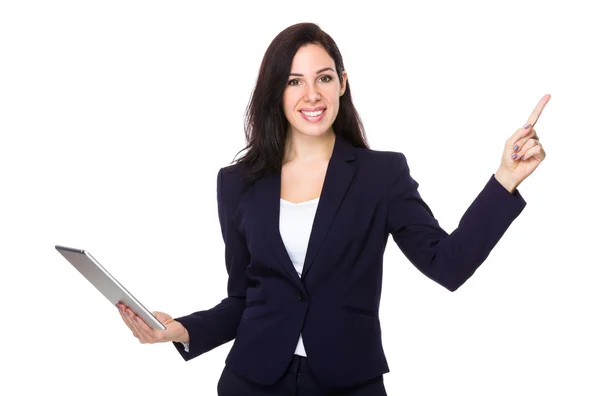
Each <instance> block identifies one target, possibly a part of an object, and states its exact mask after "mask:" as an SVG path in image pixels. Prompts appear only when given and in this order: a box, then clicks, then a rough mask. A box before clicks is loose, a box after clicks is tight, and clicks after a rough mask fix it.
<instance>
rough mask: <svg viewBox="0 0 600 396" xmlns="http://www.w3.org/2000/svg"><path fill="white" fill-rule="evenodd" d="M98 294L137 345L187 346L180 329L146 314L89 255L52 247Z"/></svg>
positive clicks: (168, 318)
mask: <svg viewBox="0 0 600 396" xmlns="http://www.w3.org/2000/svg"><path fill="white" fill-rule="evenodd" d="M55 248H56V250H58V252H59V253H60V254H62V255H63V256H64V257H65V258H66V259H67V260H68V261H69V262H70V263H71V264H72V265H73V267H75V269H77V270H78V271H79V272H80V273H81V274H82V275H83V276H84V277H85V278H86V279H87V280H88V281H89V282H90V283H91V284H92V285H94V287H96V289H98V291H100V292H101V293H102V294H103V295H104V296H105V297H106V298H107V299H108V300H109V301H110V302H111V303H112V304H113V305H115V306H117V307H118V308H119V312H120V314H121V317H122V318H123V321H124V322H125V324H127V326H128V327H129V328H130V329H131V331H132V332H133V335H134V336H135V337H136V338H138V339H139V340H140V342H141V343H143V344H147V343H155V342H170V341H175V342H189V335H188V332H187V330H186V329H185V328H184V327H183V325H182V324H181V323H179V322H177V321H175V320H173V318H172V317H171V316H169V315H167V314H166V313H164V312H150V311H148V310H147V309H146V308H145V307H144V306H143V305H142V304H141V303H140V302H139V301H138V300H136V299H135V297H133V295H132V294H131V293H129V292H128V291H127V289H125V288H124V287H123V286H122V285H121V284H120V283H119V282H118V281H117V280H116V279H115V278H114V277H113V276H112V275H111V274H110V273H108V271H107V270H106V269H104V267H102V266H101V265H100V263H99V262H98V261H96V259H94V258H93V257H92V255H91V254H90V253H89V252H87V251H85V250H81V249H74V248H70V247H65V246H58V245H57V246H55Z"/></svg>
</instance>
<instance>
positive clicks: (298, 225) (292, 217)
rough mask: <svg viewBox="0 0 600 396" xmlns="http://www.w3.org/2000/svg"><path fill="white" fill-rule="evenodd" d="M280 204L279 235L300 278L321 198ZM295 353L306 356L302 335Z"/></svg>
mask: <svg viewBox="0 0 600 396" xmlns="http://www.w3.org/2000/svg"><path fill="white" fill-rule="evenodd" d="M280 203H281V205H280V212H279V233H280V234H281V239H282V240H283V244H284V246H285V249H286V250H287V253H288V256H290V259H291V260H292V264H294V268H295V269H296V272H297V273H298V276H302V269H303V268H304V258H305V257H306V250H307V249H308V239H309V238H310V232H311V230H312V226H313V221H314V219H315V213H316V212H317V205H318V204H319V198H315V199H311V200H310V201H304V202H299V203H293V202H289V201H286V200H284V199H280ZM183 346H184V349H185V351H186V352H189V343H187V342H184V343H183ZM294 353H295V354H296V355H300V356H306V351H305V350H304V342H302V334H300V338H299V339H298V345H296V351H295V352H294Z"/></svg>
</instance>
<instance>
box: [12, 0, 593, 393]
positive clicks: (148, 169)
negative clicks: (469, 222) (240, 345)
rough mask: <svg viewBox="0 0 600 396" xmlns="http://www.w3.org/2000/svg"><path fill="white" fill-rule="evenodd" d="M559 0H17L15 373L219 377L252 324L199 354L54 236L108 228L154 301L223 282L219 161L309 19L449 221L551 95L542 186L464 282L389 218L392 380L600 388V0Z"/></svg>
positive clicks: (197, 295)
mask: <svg viewBox="0 0 600 396" xmlns="http://www.w3.org/2000/svg"><path fill="white" fill-rule="evenodd" d="M414 3H415V4H417V2H414ZM558 3H559V2H547V1H523V0H519V1H514V2H502V3H498V2H481V1H464V0H461V1H451V2H443V1H421V2H418V5H412V4H409V3H408V2H404V3H398V2H394V5H393V7H394V8H393V9H392V5H391V4H392V2H390V3H389V5H388V3H387V2H385V3H384V2H381V3H380V2H376V1H369V2H360V5H351V4H349V2H347V1H340V2H327V1H324V2H281V1H278V2H257V1H252V2H245V3H243V4H242V3H239V4H234V3H229V2H192V1H187V2H183V1H181V2H166V1H165V2H157V1H102V2H91V1H71V2H67V1H52V2H42V1H39V2H32V1H18V2H17V1H3V2H2V3H1V5H0V57H1V58H0V133H1V142H0V178H1V179H0V181H1V185H0V186H1V187H0V188H1V192H0V200H1V202H0V203H1V205H0V210H1V212H0V215H1V217H0V233H1V236H0V238H1V239H0V241H1V245H0V271H1V275H0V293H1V295H0V297H1V300H0V301H2V314H3V319H4V323H3V324H2V328H1V330H0V331H1V332H2V334H1V336H0V359H1V368H0V370H1V371H0V377H1V378H2V387H3V389H5V390H9V392H8V393H7V394H11V395H29V394H46V393H48V394H62V395H81V394H85V395H104V394H116V395H125V394H148V395H164V394H171V393H174V394H177V393H179V394H183V393H185V394H195V395H216V384H217V381H218V378H219V376H220V374H221V371H222V369H223V364H224V360H225V357H226V355H227V353H228V351H229V349H230V347H231V343H228V344H226V345H223V346H221V347H219V348H217V349H215V350H213V351H211V352H209V353H207V354H205V355H203V356H200V357H199V358H197V359H194V360H192V361H190V362H187V363H185V362H184V361H183V360H182V359H181V357H180V356H179V354H178V353H177V352H176V351H175V349H174V348H173V347H172V346H171V345H170V344H162V345H151V346H149V345H140V344H139V343H138V342H137V340H136V339H135V338H133V337H132V336H131V333H130V331H129V330H128V328H127V327H126V326H125V325H124V324H123V323H122V321H121V318H120V317H119V315H118V313H117V311H116V309H115V308H114V307H113V306H111V304H110V303H108V301H106V300H105V299H104V297H102V295H101V294H100V293H99V292H98V291H96V290H95V289H94V288H93V287H91V285H90V284H89V283H87V281H86V280H85V279H84V278H83V277H82V276H81V275H80V274H79V273H77V272H76V271H75V270H74V269H73V268H72V267H71V266H70V265H69V264H68V262H67V261H66V260H65V259H64V258H63V257H62V256H61V255H59V254H58V253H57V252H56V251H55V250H54V245H55V244H62V245H67V246H73V247H76V248H82V249H86V250H89V251H90V252H91V253H92V254H93V255H94V256H95V257H96V258H97V259H98V260H99V261H100V262H101V263H102V264H103V265H104V266H105V267H106V268H107V269H108V270H109V271H110V272H111V273H112V274H113V275H115V276H116V277H117V279H119V280H120V281H121V282H122V283H123V284H124V285H125V286H126V287H127V288H128V289H129V290H130V291H132V292H133V294H134V295H135V296H136V297H138V299H140V300H141V301H142V302H143V303H144V304H145V305H146V306H147V307H149V308H150V309H151V310H162V311H165V312H168V313H170V314H171V315H173V316H180V315H184V314H187V313H191V312H193V311H196V310H202V309H207V308H210V307H212V306H214V305H215V304H217V303H218V302H219V301H220V300H221V299H222V298H224V297H225V295H226V288H225V287H226V280H227V278H226V272H225V267H224V260H223V242H222V239H221V235H220V229H219V223H218V218H217V207H216V204H217V203H216V175H217V171H218V169H219V168H220V167H222V166H225V165H227V164H228V163H229V162H230V161H231V160H232V159H233V158H234V156H235V154H236V153H237V152H238V151H239V150H240V149H241V148H242V147H243V144H244V135H243V114H244V110H245V108H246V105H247V103H248V100H249V98H250V94H251V91H252V88H253V85H254V82H255V79H256V75H257V72H258V67H259V65H260V62H261V59H262V56H263V54H264V51H265V50H266V48H267V46H268V45H269V43H270V42H271V40H272V39H273V38H274V37H275V35H276V34H277V33H279V32H280V31H281V30H283V29H284V28H286V27H287V26H289V25H291V24H294V23H297V22H304V21H311V22H316V23H318V24H319V25H320V26H321V27H322V28H323V29H324V30H325V31H326V32H328V33H329V34H331V35H332V37H333V38H334V39H335V40H336V42H337V44H338V46H339V47H340V49H341V51H342V54H343V56H344V59H345V64H346V68H347V71H348V74H349V82H350V86H351V88H352V94H353V95H354V98H355V104H356V106H357V108H358V110H359V112H360V115H361V116H362V118H363V121H364V123H365V126H366V130H367V136H368V138H369V141H370V144H371V147H372V148H373V149H378V150H393V151H400V152H403V153H404V154H405V155H406V157H407V159H408V163H409V165H410V167H411V172H412V176H413V177H414V178H415V179H416V180H417V181H418V182H419V183H420V185H421V187H420V192H421V195H422V196H423V198H424V199H425V201H426V202H427V203H428V204H429V206H430V207H431V208H432V210H433V212H434V214H435V216H436V217H437V218H438V220H439V221H440V224H441V225H442V226H443V227H444V228H445V229H446V230H447V231H448V232H451V231H452V230H453V229H454V228H455V227H456V226H457V225H458V221H459V220H460V218H461V216H462V214H463V213H464V211H465V210H466V209H467V207H468V206H469V205H470V203H471V202H472V201H473V199H474V198H475V197H476V195H477V194H478V193H479V191H481V189H482V188H483V186H484V185H485V183H486V182H487V180H488V179H489V177H490V176H491V175H492V174H493V173H494V172H495V171H496V169H497V167H498V165H499V160H500V156H501V153H502V149H503V146H504V143H505V141H506V139H508V137H509V136H510V135H512V134H513V132H514V131H515V130H516V129H517V128H519V127H521V126H522V125H523V124H524V122H525V121H526V120H527V118H528V116H529V115H530V113H531V111H532V110H533V108H534V107H535V105H536V104H537V102H538V101H539V99H541V98H542V96H543V95H544V94H547V93H549V94H551V95H552V99H551V100H550V102H549V103H548V105H547V106H546V109H545V111H544V113H543V114H542V116H541V118H540V120H539V122H538V124H537V125H536V130H537V131H538V134H539V137H540V141H541V142H542V143H543V144H544V147H545V149H546V151H547V159H546V160H545V161H544V162H543V163H542V164H541V166H540V167H539V168H538V169H537V170H536V172H535V173H534V174H533V175H532V176H531V177H530V178H529V179H527V180H526V181H525V182H524V183H523V184H522V185H521V186H520V188H519V191H520V192H521V194H522V195H523V197H524V198H525V200H526V201H527V207H526V208H525V210H524V211H523V213H522V214H521V216H520V217H518V218H517V219H516V221H515V222H514V223H513V224H512V226H511V227H510V228H509V230H508V231H507V233H506V234H505V236H504V237H503V238H502V240H501V241H500V242H499V243H498V245H497V246H496V248H495V249H494V250H493V251H492V254H491V255H490V256H489V258H488V260H487V261H486V263H484V265H483V266H482V267H481V268H480V269H479V270H478V271H477V272H476V274H475V275H474V276H473V277H472V278H471V279H470V280H469V281H468V282H467V283H466V284H465V285H464V286H462V287H461V288H460V289H459V290H458V291H456V292H455V293H450V292H448V291H447V290H445V289H444V288H443V287H441V286H439V285H437V284H435V283H434V282H432V281H430V280H429V279H427V278H426V277H425V276H423V275H422V274H421V273H419V272H418V271H417V270H416V269H415V268H414V267H413V266H412V265H411V264H410V262H408V260H407V259H406V258H405V257H404V256H403V255H402V253H401V252H400V251H399V249H398V248H397V247H396V246H395V244H394V243H393V240H392V239H391V238H390V243H389V244H388V250H387V251H386V256H385V264H384V274H385V282H384V290H383V297H382V303H381V321H382V329H383V337H384V348H385V350H386V353H387V357H388V361H389V364H390V368H391V372H390V373H389V374H386V375H385V376H384V378H385V383H386V387H387V389H388V393H389V394H390V395H435V394H444V395H461V396H464V395H507V394H510V395H532V394H535V395H542V394H543V395H547V394H553V395H567V394H570V395H578V396H581V395H598V394H600V383H599V382H598V372H599V371H600V362H599V359H600V358H599V356H600V340H599V337H598V334H600V325H599V324H598V320H597V316H598V302H599V301H600V291H599V289H598V287H597V283H598V281H597V280H598V276H599V275H600V271H599V270H598V264H599V260H598V256H597V252H598V250H597V246H598V245H597V243H598V241H597V236H598V231H597V229H598V217H599V216H598V211H597V209H596V205H597V202H598V199H599V197H598V194H597V193H596V192H595V191H596V187H597V180H598V163H597V161H596V157H595V156H596V155H597V146H596V144H595V143H596V142H597V141H598V139H597V134H598V132H599V128H598V123H597V117H596V113H597V111H598V107H599V104H600V103H599V102H600V101H599V100H598V88H600V79H599V73H598V70H600V63H599V61H598V59H599V58H598V57H597V48H598V47H597V46H598V42H597V37H600V25H598V19H597V15H595V14H594V12H592V3H593V2H592V1H589V2H587V3H584V2H581V1H580V2H576V1H571V2H570V5H569V6H568V8H567V7H566V6H558V5H556V4H558ZM561 3H564V2H561ZM200 4H202V5H200ZM382 171H385V170H382ZM3 393H4V392H3Z"/></svg>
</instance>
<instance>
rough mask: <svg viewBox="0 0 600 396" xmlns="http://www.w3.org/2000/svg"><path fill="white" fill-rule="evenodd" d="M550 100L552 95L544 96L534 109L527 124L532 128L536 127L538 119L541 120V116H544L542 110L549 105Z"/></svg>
mask: <svg viewBox="0 0 600 396" xmlns="http://www.w3.org/2000/svg"><path fill="white" fill-rule="evenodd" d="M549 100H550V95H544V97H543V98H542V99H541V100H540V101H539V103H538V104H537V106H535V109H533V112H532V113H531V115H530V116H529V119H528V120H527V122H526V123H525V124H531V126H535V123H536V122H537V120H538V118H540V114H542V110H544V107H545V106H546V103H548V101H549Z"/></svg>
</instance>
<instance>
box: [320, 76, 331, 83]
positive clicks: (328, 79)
mask: <svg viewBox="0 0 600 396" xmlns="http://www.w3.org/2000/svg"><path fill="white" fill-rule="evenodd" d="M321 80H323V82H329V81H331V80H333V78H331V76H323V77H321Z"/></svg>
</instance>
